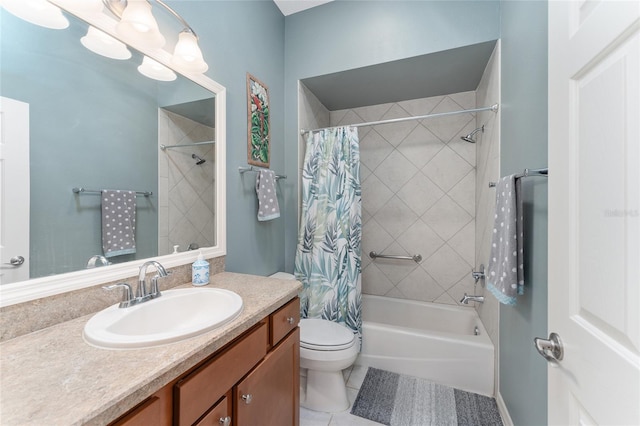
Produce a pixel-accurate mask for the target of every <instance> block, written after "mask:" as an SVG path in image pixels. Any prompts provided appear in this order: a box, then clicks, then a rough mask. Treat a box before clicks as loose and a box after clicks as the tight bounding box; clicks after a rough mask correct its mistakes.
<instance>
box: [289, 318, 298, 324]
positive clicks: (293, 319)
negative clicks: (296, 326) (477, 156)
mask: <svg viewBox="0 0 640 426" xmlns="http://www.w3.org/2000/svg"><path fill="white" fill-rule="evenodd" d="M287 322H288V323H289V324H293V323H294V322H296V320H295V318H293V317H287Z"/></svg>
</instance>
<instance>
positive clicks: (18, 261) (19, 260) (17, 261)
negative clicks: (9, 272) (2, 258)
mask: <svg viewBox="0 0 640 426" xmlns="http://www.w3.org/2000/svg"><path fill="white" fill-rule="evenodd" d="M23 263H24V257H22V256H13V257H12V258H11V259H9V263H5V265H11V266H20V265H22V264H23Z"/></svg>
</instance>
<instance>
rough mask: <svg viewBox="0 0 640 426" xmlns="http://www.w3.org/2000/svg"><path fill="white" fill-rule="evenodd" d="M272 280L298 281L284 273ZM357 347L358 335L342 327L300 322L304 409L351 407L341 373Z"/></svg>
mask: <svg viewBox="0 0 640 426" xmlns="http://www.w3.org/2000/svg"><path fill="white" fill-rule="evenodd" d="M271 277H273V278H280V279H295V278H294V276H293V275H291V274H285V273H282V272H278V273H276V274H273V275H271ZM358 346H359V345H358V340H357V339H356V336H355V334H353V332H352V331H351V330H349V329H348V328H347V327H345V326H343V325H341V324H338V323H335V322H332V321H327V320H323V319H315V318H309V319H301V320H300V367H301V368H304V369H306V370H307V383H306V395H301V398H300V399H301V401H300V405H301V406H302V407H305V408H308V409H310V410H315V411H324V412H329V413H335V412H338V411H344V410H346V409H347V408H349V405H350V404H349V399H348V398H347V388H346V386H345V383H344V377H343V376H342V370H344V369H345V368H348V367H350V366H351V364H353V363H354V361H355V360H356V358H357V357H358V351H359V347H358Z"/></svg>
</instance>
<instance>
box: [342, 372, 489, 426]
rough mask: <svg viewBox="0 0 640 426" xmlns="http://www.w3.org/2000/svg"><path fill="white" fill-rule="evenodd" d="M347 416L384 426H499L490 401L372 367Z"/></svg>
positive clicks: (482, 397) (483, 397)
mask: <svg viewBox="0 0 640 426" xmlns="http://www.w3.org/2000/svg"><path fill="white" fill-rule="evenodd" d="M351 414H353V415H356V416H359V417H364V418H365V419H369V420H373V421H374V422H378V423H382V424H383V425H388V426H427V425H433V426H446V425H452V426H454V425H461V426H502V420H501V419H500V413H499V412H498V406H497V405H496V401H495V400H494V399H493V398H489V397H487V396H482V395H478V394H476V393H471V392H465V391H462V390H458V389H454V388H450V387H448V386H443V385H439V384H436V383H432V382H429V381H428V380H425V379H420V378H417V377H411V376H405V375H402V374H396V373H391V372H389V371H384V370H378V369H377V368H372V367H369V369H368V370H367V375H366V376H365V378H364V382H362V387H361V388H360V391H359V392H358V396H357V397H356V401H355V402H354V403H353V408H352V409H351Z"/></svg>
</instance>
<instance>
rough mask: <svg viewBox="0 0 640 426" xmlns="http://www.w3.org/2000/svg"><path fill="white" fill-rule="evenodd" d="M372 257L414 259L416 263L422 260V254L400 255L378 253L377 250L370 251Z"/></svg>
mask: <svg viewBox="0 0 640 426" xmlns="http://www.w3.org/2000/svg"><path fill="white" fill-rule="evenodd" d="M369 257H370V258H371V259H376V258H380V259H396V260H413V261H414V262H416V263H420V262H422V255H419V254H414V255H413V256H398V255H395V254H378V253H376V252H375V251H372V252H371V253H369Z"/></svg>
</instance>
